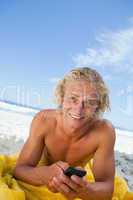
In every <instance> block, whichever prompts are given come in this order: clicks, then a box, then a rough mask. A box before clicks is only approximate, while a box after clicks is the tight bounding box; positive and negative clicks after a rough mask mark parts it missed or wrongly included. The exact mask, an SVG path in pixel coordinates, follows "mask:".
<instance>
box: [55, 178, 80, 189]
mask: <svg viewBox="0 0 133 200" xmlns="http://www.w3.org/2000/svg"><path fill="white" fill-rule="evenodd" d="M57 180H59V181H60V182H62V183H65V184H66V185H68V186H69V187H70V188H71V189H72V190H74V191H76V192H77V191H78V190H79V185H77V184H76V183H75V182H73V181H72V180H71V179H70V178H68V177H67V176H66V175H64V174H62V175H60V176H59V177H57Z"/></svg>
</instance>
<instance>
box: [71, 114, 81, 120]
mask: <svg viewBox="0 0 133 200" xmlns="http://www.w3.org/2000/svg"><path fill="white" fill-rule="evenodd" d="M69 115H70V116H71V117H72V118H73V119H83V118H84V117H83V115H76V114H73V113H69Z"/></svg>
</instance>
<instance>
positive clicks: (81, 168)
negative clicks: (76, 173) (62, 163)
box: [75, 166, 84, 170]
mask: <svg viewBox="0 0 133 200" xmlns="http://www.w3.org/2000/svg"><path fill="white" fill-rule="evenodd" d="M75 168H76V169H80V170H84V168H83V167H81V166H77V167H75Z"/></svg>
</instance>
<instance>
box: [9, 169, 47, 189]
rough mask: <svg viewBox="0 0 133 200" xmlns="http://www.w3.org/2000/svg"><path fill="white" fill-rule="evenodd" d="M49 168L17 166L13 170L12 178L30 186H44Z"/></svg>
mask: <svg viewBox="0 0 133 200" xmlns="http://www.w3.org/2000/svg"><path fill="white" fill-rule="evenodd" d="M48 169H49V166H40V167H31V166H18V167H16V168H15V169H14V173H13V174H14V177H15V178H17V179H19V180H21V181H24V182H26V183H29V184H32V185H38V186H39V185H45V184H46V182H47V180H48V176H49V173H48Z"/></svg>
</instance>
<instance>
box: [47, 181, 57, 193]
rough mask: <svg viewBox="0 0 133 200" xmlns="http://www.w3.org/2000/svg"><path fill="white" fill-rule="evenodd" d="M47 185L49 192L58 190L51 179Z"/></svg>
mask: <svg viewBox="0 0 133 200" xmlns="http://www.w3.org/2000/svg"><path fill="white" fill-rule="evenodd" d="M47 187H48V189H49V190H50V191H51V192H54V193H56V192H58V190H57V188H56V185H55V184H54V182H53V181H51V182H49V184H48V186H47Z"/></svg>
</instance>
